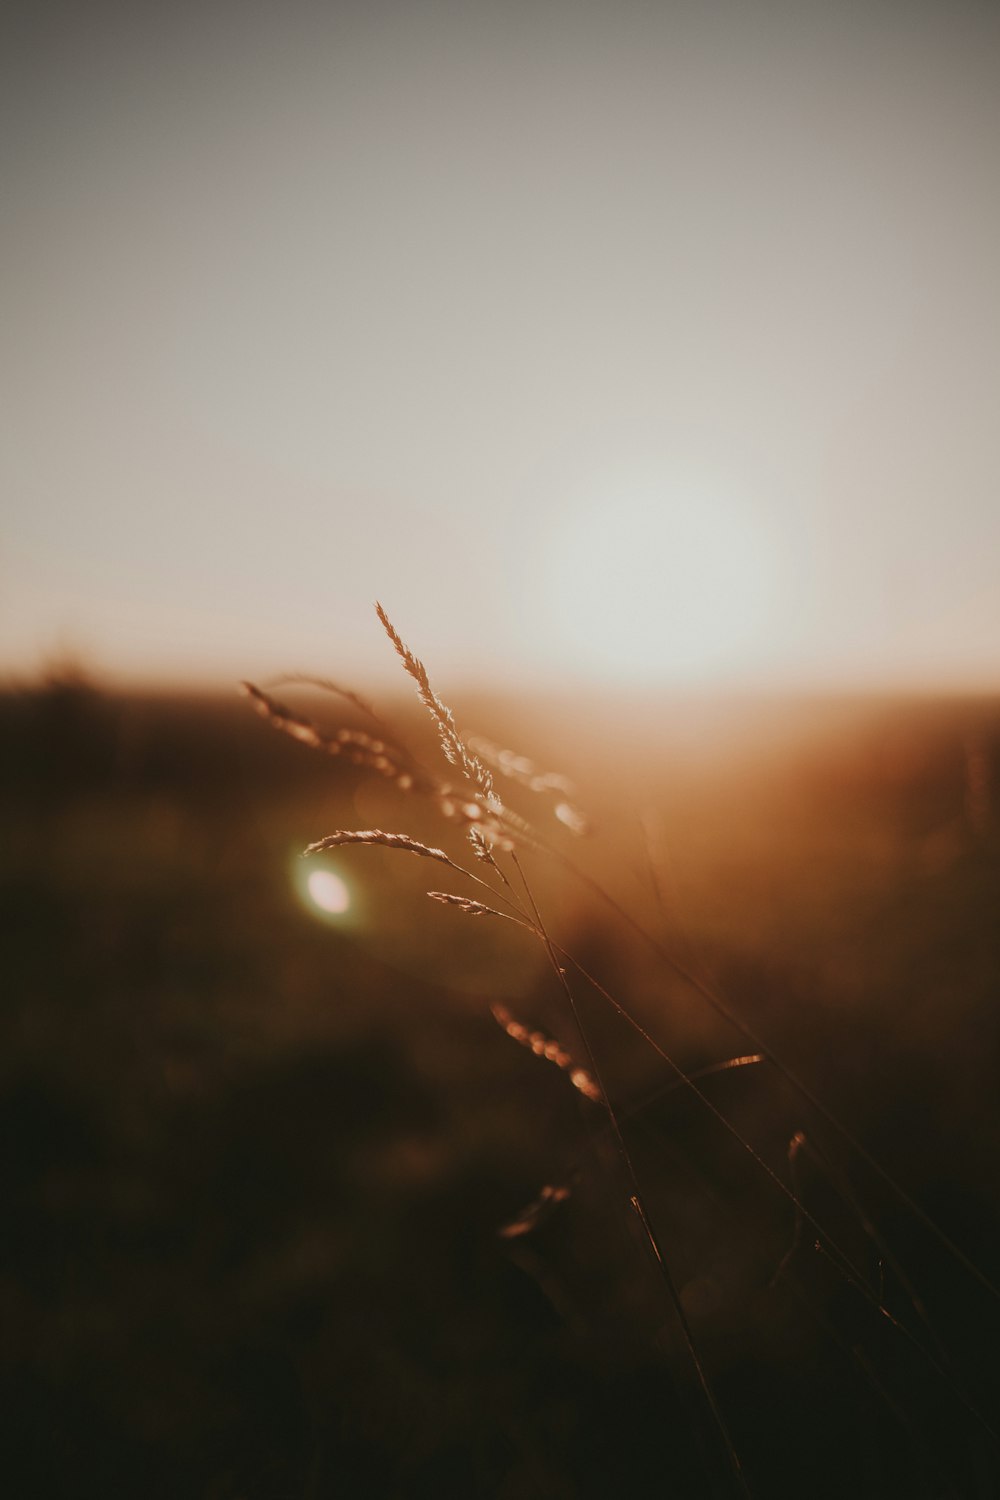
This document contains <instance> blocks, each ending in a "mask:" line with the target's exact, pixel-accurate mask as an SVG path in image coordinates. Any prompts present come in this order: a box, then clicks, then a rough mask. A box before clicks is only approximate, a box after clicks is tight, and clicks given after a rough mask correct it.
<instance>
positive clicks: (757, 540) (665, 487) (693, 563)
mask: <svg viewBox="0 0 1000 1500" xmlns="http://www.w3.org/2000/svg"><path fill="white" fill-rule="evenodd" d="M779 560H780V559H779V552H778V544H777V542H776V539H775V538H774V536H773V535H772V534H771V531H770V529H769V527H768V526H767V524H766V523H765V521H764V520H763V518H762V517H761V516H760V514H759V513H758V511H757V510H755V508H754V506H753V504H752V503H751V501H749V500H748V499H746V498H745V497H743V496H741V495H739V493H738V491H737V489H736V488H735V487H734V486H731V485H727V484H726V483H724V482H723V481H720V480H718V479H715V478H710V477H708V476H707V475H705V474H699V473H697V472H690V473H685V472H683V471H682V472H678V473H674V474H665V475H658V476H651V477H646V478H642V479H639V480H635V479H632V480H629V481H626V482H624V483H623V482H621V481H619V482H617V483H609V484H606V485H605V486H604V487H602V489H601V490H600V492H599V494H598V496H597V498H595V499H593V500H591V501H590V503H589V504H587V505H586V506H584V507H578V508H575V509H574V519H573V524H572V526H567V527H566V528H565V529H564V530H561V531H560V532H559V533H558V534H557V535H556V536H555V537H553V542H552V546H551V548H550V555H549V560H548V564H547V576H546V578H545V580H544V582H543V594H544V596H545V597H546V598H547V599H548V601H549V608H550V610H551V621H550V627H551V634H552V648H553V652H554V655H555V656H556V658H557V663H558V665H560V666H563V667H565V668H566V669H567V670H569V671H573V672H576V671H579V672H582V673H586V674H588V675H594V674H596V675H598V676H609V677H610V676H613V677H614V678H616V679H619V680H621V679H626V680H629V681H632V682H636V683H644V682H650V683H658V682H683V683H690V682H698V681H702V680H707V681H719V680H725V679H726V678H728V677H730V676H732V675H733V674H736V673H739V672H743V671H745V670H747V669H749V670H754V669H759V668H761V667H762V666H766V664H767V662H768V660H769V659H770V658H771V657H772V656H773V655H774V653H775V651H776V649H777V646H778V642H777V639H776V637H777V632H778V630H779V628H780V609H779V603H780V601H779V585H780V581H781V580H780V569H779Z"/></svg>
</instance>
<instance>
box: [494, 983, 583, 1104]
mask: <svg viewBox="0 0 1000 1500" xmlns="http://www.w3.org/2000/svg"><path fill="white" fill-rule="evenodd" d="M490 1010H491V1011H492V1012H493V1019H494V1020H495V1021H496V1023H497V1025H498V1026H501V1027H502V1028H503V1030H504V1031H506V1033H507V1035H508V1036H509V1037H510V1038H511V1039H512V1040H513V1041H515V1042H517V1043H518V1045H519V1046H521V1047H526V1048H527V1049H528V1051H529V1052H533V1053H534V1054H535V1056H536V1057H543V1058H544V1059H545V1061H546V1062H550V1063H554V1064H555V1066H556V1067H557V1068H560V1069H561V1070H562V1072H564V1073H565V1074H566V1076H567V1077H568V1078H569V1081H570V1083H571V1084H572V1085H573V1087H574V1088H575V1089H578V1090H579V1091H580V1093H581V1094H583V1096H584V1097H585V1098H586V1099H590V1100H591V1101H592V1103H594V1104H603V1103H604V1102H605V1100H604V1095H603V1093H602V1092H601V1088H600V1085H599V1084H598V1082H597V1080H596V1079H595V1078H594V1077H593V1075H592V1074H590V1073H588V1072H587V1069H586V1068H580V1067H577V1065H576V1063H575V1061H574V1059H573V1057H572V1056H571V1054H570V1053H569V1052H567V1051H566V1049H565V1047H563V1046H561V1045H560V1043H559V1042H557V1041H556V1040H555V1039H554V1038H553V1037H550V1036H546V1035H545V1033H544V1031H532V1029H531V1028H530V1027H529V1026H525V1025H524V1023H523V1022H521V1021H518V1020H517V1019H516V1017H515V1016H513V1015H512V1014H511V1013H510V1011H509V1010H508V1009H507V1007H506V1006H505V1005H491V1006H490Z"/></svg>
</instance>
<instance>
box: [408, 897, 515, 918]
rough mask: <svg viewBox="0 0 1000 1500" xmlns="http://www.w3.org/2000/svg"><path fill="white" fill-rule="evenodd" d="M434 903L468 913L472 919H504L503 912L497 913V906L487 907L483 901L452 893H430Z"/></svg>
mask: <svg viewBox="0 0 1000 1500" xmlns="http://www.w3.org/2000/svg"><path fill="white" fill-rule="evenodd" d="M427 894H428V896H430V898H431V900H432V901H440V902H441V904H442V906H455V907H457V908H458V910H459V911H464V912H467V913H468V915H469V916H470V917H503V916H504V915H505V913H504V912H502V911H497V909H496V907H495V906H486V905H484V903H483V902H482V901H472V900H470V899H469V897H468V896H454V895H452V894H451V892H450V891H428V892H427Z"/></svg>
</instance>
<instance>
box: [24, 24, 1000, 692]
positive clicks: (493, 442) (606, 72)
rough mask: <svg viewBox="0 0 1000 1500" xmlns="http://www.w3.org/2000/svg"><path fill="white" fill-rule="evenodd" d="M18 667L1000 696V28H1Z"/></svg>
mask: <svg viewBox="0 0 1000 1500" xmlns="http://www.w3.org/2000/svg"><path fill="white" fill-rule="evenodd" d="M5 14H6V20H5V22H4V26H5V28H6V37H5V41H4V45H3V47H2V49H0V50H2V54H3V58H4V61H3V65H2V66H3V69H4V76H3V78H2V80H0V83H2V87H0V174H2V181H3V185H4V186H3V193H2V199H0V216H2V223H0V234H2V244H0V251H2V253H0V317H2V327H3V330H4V332H3V339H2V350H0V424H2V428H3V436H2V442H0V676H2V677H4V678H6V679H7V680H11V679H14V680H22V679H24V678H28V677H30V676H31V675H32V674H33V673H37V672H38V671H42V670H46V669H48V668H51V666H52V665H53V664H54V663H59V662H61V661H64V660H68V659H77V660H79V661H80V662H82V663H83V664H84V665H86V666H87V667H88V669H90V670H92V671H93V672H94V673H95V674H98V675H100V676H102V677H105V678H107V679H108V680H111V681H115V682H121V683H133V684H138V683H143V682H149V683H162V684H168V683H179V682H182V681H193V682H194V681H196V682H198V683H200V684H206V685H207V684H219V685H225V684H227V683H229V682H230V681H231V680H232V679H233V678H234V677H243V676H253V677H256V678H262V677H264V676H265V675H267V674H268V673H270V672H277V671H280V670H285V669H293V668H294V669H300V670H311V671H315V672H323V673H326V674H329V675H334V676H340V677H346V678H349V679H350V680H352V681H354V682H355V683H357V684H358V685H364V684H365V683H367V682H368V681H370V680H371V678H372V676H373V675H374V676H376V677H381V676H383V675H384V674H386V673H388V672H391V671H393V669H394V664H393V662H392V660H391V652H389V651H388V649H387V645H386V642H385V640H384V638H383V637H382V636H381V632H380V629H379V626H378V624H377V621H376V619H375V616H374V612H373V608H372V605H373V601H374V600H375V599H376V598H378V599H381V600H382V601H383V603H384V604H385V606H386V608H387V609H388V611H389V613H390V614H391V615H392V616H393V618H394V619H395V621H396V624H397V626H398V627H399V629H400V630H401V632H402V633H403V635H404V636H405V637H406V638H407V639H408V641H409V642H410V644H411V645H412V647H413V648H414V649H415V650H417V651H418V653H419V654H421V655H422V656H424V657H425V659H426V660H427V661H428V663H429V665H431V666H432V667H433V669H434V672H433V675H434V676H435V678H437V679H439V680H440V681H441V683H442V684H450V683H455V682H461V683H469V684H475V685H476V686H477V687H483V686H486V685H488V684H489V683H491V682H496V683H497V684H498V685H501V686H504V687H505V688H506V687H511V686H516V685H517V684H518V683H524V684H526V685H529V684H530V685H542V686H544V685H545V684H546V683H551V682H559V683H560V684H567V685H580V686H583V687H588V686H593V685H595V684H599V683H608V684H613V683H617V682H621V683H625V684H628V685H630V686H632V685H638V686H649V687H654V688H659V687H664V688H665V687H669V686H672V685H677V684H682V685H685V686H690V685H695V686H700V685H703V684H704V685H708V686H720V687H729V686H733V685H736V686H748V687H757V686H763V687H781V688H783V687H805V688H810V689H815V688H824V687H833V688H855V687H860V688H898V687H903V688H919V689H937V688H961V689H965V688H975V689H984V688H985V689H996V688H1000V587H998V579H1000V568H998V562H1000V422H998V420H997V413H998V411H1000V293H998V273H997V267H998V266H1000V171H998V170H997V162H998V159H1000V152H998V148H1000V7H997V6H995V5H992V4H982V5H975V4H969V3H962V0H959V3H953V4H948V5H944V4H941V5H936V4H925V3H920V0H908V3H905V4H903V3H899V4H895V3H892V4H889V3H881V4H880V3H879V0H864V3H852V0H839V3H838V4H837V5H836V6H833V5H829V4H810V3H801V0H800V3H797V4H791V3H779V0H769V3H757V0H740V3H725V0H722V3H715V0H697V3H690V4H676V5H672V4H669V3H664V0H661V3H639V0H616V3H614V4H610V3H608V4H597V3H576V4H571V3H569V0H558V3H552V0H534V3H519V0H505V3H502V4H482V5H477V4H474V3H470V0H466V3H464V4H452V3H446V0H439V3H421V0H410V3H405V4H403V3H391V0H366V3H362V4H331V3H327V4H320V3H302V0H287V3H283V4H280V5H279V4H271V5H263V4H257V5H254V4H252V3H243V4H240V5H237V4H235V3H234V0H229V3H222V4H220V3H217V0H204V3H201V4H198V5H190V4H185V3H178V4H175V5H170V6H167V5H162V4H157V5H155V6H153V5H148V4H144V3H142V0H136V3H132V4H128V5H125V4H119V5H107V4H102V3H101V0H95V3H94V4H93V5H88V6H79V5H77V6H73V7H65V8H60V6H59V5H49V6H41V5H38V4H33V5H31V6H25V7H23V8H22V9H21V10H20V11H18V9H17V7H16V6H15V7H13V8H12V7H8V8H7V10H6V12H5Z"/></svg>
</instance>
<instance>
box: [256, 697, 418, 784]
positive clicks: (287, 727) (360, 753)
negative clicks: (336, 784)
mask: <svg viewBox="0 0 1000 1500" xmlns="http://www.w3.org/2000/svg"><path fill="white" fill-rule="evenodd" d="M240 687H241V689H242V691H243V692H244V693H245V694H246V696H247V697H248V698H249V699H250V701H251V703H252V704H253V706H254V708H255V709H256V711H257V712H258V713H259V714H260V716H261V718H262V719H266V720H267V722H268V723H269V724H270V725H271V726H272V728H274V729H277V730H278V731H279V732H280V733H282V734H287V735H288V736H289V737H290V738H291V739H293V740H298V741H299V743H300V744H302V745H308V746H309V748H310V749H312V750H321V751H322V752H323V753H324V754H325V755H334V756H339V757H341V758H342V759H344V760H348V761H350V762H351V764H352V765H355V766H362V767H364V769H365V770H369V771H377V772H378V774H379V775H380V776H385V777H386V778H387V779H388V780H389V781H394V782H395V783H396V785H397V786H398V787H399V788H400V790H401V791H410V790H413V789H420V790H426V789H427V786H428V784H427V783H426V780H425V779H424V780H423V781H422V780H421V778H420V775H419V773H418V772H417V770H416V769H415V768H414V767H413V766H412V765H411V763H410V760H409V757H408V756H407V755H406V753H405V751H402V750H400V749H399V747H398V746H397V745H393V744H391V743H390V742H389V741H388V740H382V739H376V738H375V736H373V735H370V734H366V733H365V731H364V730H363V729H338V730H337V731H336V732H335V733H334V734H332V735H325V734H322V733H321V732H320V730H319V729H317V727H316V725H315V724H314V723H313V722H312V720H311V719H306V718H303V716H302V715H301V714H297V713H295V712H294V711H293V710H292V709H290V708H288V707H287V706H286V705H285V704H284V703H279V702H278V700H277V699H276V698H272V697H271V694H270V693H266V692H265V691H264V689H263V688H259V687H257V686H256V684H255V683H252V682H242V683H241V684H240Z"/></svg>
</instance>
